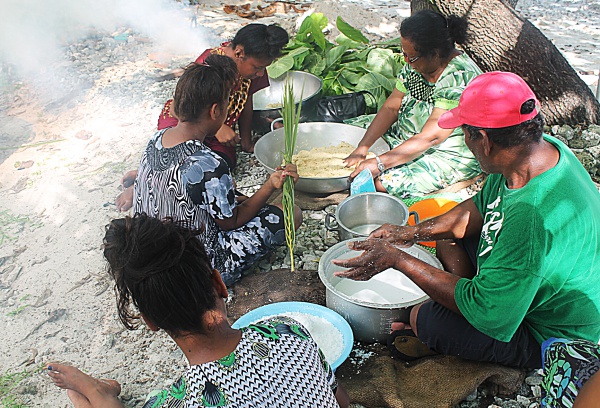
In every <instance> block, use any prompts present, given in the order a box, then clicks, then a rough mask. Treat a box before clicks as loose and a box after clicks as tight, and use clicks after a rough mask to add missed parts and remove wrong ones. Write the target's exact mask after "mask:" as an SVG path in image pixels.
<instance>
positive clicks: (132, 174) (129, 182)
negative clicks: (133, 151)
mask: <svg viewBox="0 0 600 408" xmlns="http://www.w3.org/2000/svg"><path fill="white" fill-rule="evenodd" d="M137 174H138V171H137V170H129V171H128V172H127V173H125V174H123V177H122V178H121V186H122V187H123V188H129V187H131V186H133V182H134V181H135V179H136V177H137Z"/></svg>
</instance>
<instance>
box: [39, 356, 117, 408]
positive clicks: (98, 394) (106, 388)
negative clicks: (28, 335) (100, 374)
mask: <svg viewBox="0 0 600 408" xmlns="http://www.w3.org/2000/svg"><path fill="white" fill-rule="evenodd" d="M48 375H49V376H50V378H51V379H52V382H54V385H56V386H57V387H59V388H64V389H67V390H71V391H75V393H69V398H71V400H72V401H73V400H75V401H77V402H78V403H81V404H84V403H85V400H82V399H81V398H79V395H81V396H82V397H84V398H85V399H87V401H88V402H89V403H90V406H92V407H100V406H107V407H108V406H121V405H120V402H119V400H118V399H117V396H118V395H119V394H120V393H121V385H120V384H119V383H118V382H117V381H115V380H98V379H97V378H94V377H92V376H89V375H87V374H85V373H83V372H82V371H81V370H79V369H77V368H75V367H73V366H69V365H63V364H58V363H51V364H48ZM77 394H79V395H77ZM75 401H73V403H74V404H75ZM81 407H85V405H81Z"/></svg>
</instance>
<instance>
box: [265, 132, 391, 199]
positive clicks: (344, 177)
mask: <svg viewBox="0 0 600 408" xmlns="http://www.w3.org/2000/svg"><path fill="white" fill-rule="evenodd" d="M316 124H321V125H323V124H326V125H341V126H343V127H346V126H351V127H353V128H358V129H363V128H361V127H359V126H354V125H349V124H347V123H336V122H303V123H298V127H301V126H302V127H306V126H311V125H316ZM280 129H282V128H280ZM278 130H279V129H275V130H273V131H271V132H268V133H265V134H264V135H263V136H261V137H260V138H259V139H258V140H257V141H256V144H259V143H260V142H261V140H265V142H263V143H266V139H264V137H265V136H266V135H268V134H269V133H273V132H276V131H278ZM330 146H331V145H330ZM388 147H389V146H388ZM254 150H255V151H256V145H255V147H254ZM369 151H370V150H369ZM254 157H256V160H258V162H259V163H260V164H261V165H262V166H263V167H264V168H266V169H267V170H268V171H269V172H270V173H273V172H274V171H275V169H274V168H273V167H271V166H267V165H266V164H265V163H263V162H262V160H261V159H260V158H258V157H257V156H256V154H255V155H254ZM349 177H350V176H349V175H348V176H341V177H302V176H301V177H300V180H314V181H319V180H336V181H342V180H344V179H349ZM382 194H385V193H382Z"/></svg>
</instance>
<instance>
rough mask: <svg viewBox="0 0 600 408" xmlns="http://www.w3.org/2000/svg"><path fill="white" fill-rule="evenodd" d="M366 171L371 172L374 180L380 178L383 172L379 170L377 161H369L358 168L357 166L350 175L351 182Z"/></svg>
mask: <svg viewBox="0 0 600 408" xmlns="http://www.w3.org/2000/svg"><path fill="white" fill-rule="evenodd" d="M364 169H369V170H371V174H372V175H373V178H374V179H375V178H377V177H379V175H380V174H381V172H380V171H379V169H378V168H377V160H375V159H368V160H363V161H361V162H360V164H359V165H358V166H356V168H355V169H354V171H353V172H352V173H351V174H350V179H351V180H352V179H354V177H356V176H357V175H358V173H360V172H361V171H363V170H364Z"/></svg>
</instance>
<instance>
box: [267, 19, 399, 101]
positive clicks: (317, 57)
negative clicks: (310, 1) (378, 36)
mask: <svg viewBox="0 0 600 408" xmlns="http://www.w3.org/2000/svg"><path fill="white" fill-rule="evenodd" d="M328 23H329V21H328V19H327V17H325V16H324V15H323V14H322V13H313V14H311V15H309V16H307V17H306V18H305V19H304V21H303V22H302V25H301V26H300V29H299V30H298V33H297V34H296V35H295V36H293V37H291V38H290V41H289V43H288V44H287V46H286V47H285V49H284V55H283V56H282V57H281V58H279V59H277V60H276V61H275V62H273V64H271V65H270V66H269V67H268V68H267V69H268V72H269V76H271V77H273V78H277V77H279V76H281V75H283V74H285V73H286V72H288V71H290V70H296V71H306V72H310V73H311V74H314V75H316V76H318V77H320V78H321V79H322V80H323V91H322V95H323V96H325V95H341V94H344V93H349V92H358V91H368V92H369V93H370V94H371V95H372V96H373V98H374V100H371V99H370V98H367V100H368V102H369V108H371V110H372V111H375V110H378V109H379V108H381V106H382V105H383V103H384V102H385V100H386V99H387V97H388V96H389V95H390V94H391V93H392V91H393V90H394V86H395V84H396V77H397V75H398V72H399V71H400V68H402V66H403V65H404V59H403V58H402V48H401V45H400V39H399V38H396V39H392V40H389V41H385V42H379V43H371V42H370V41H369V40H368V39H367V38H366V37H365V36H364V34H363V33H362V32H361V31H360V30H358V29H356V28H354V27H352V26H351V25H350V24H348V23H346V22H345V21H344V20H343V19H342V18H341V17H339V16H338V18H337V20H336V27H337V28H338V30H339V31H340V33H341V34H340V35H338V36H337V38H336V39H335V43H331V42H330V41H328V40H327V38H326V37H325V34H323V30H324V29H325V27H327V24H328Z"/></svg>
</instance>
